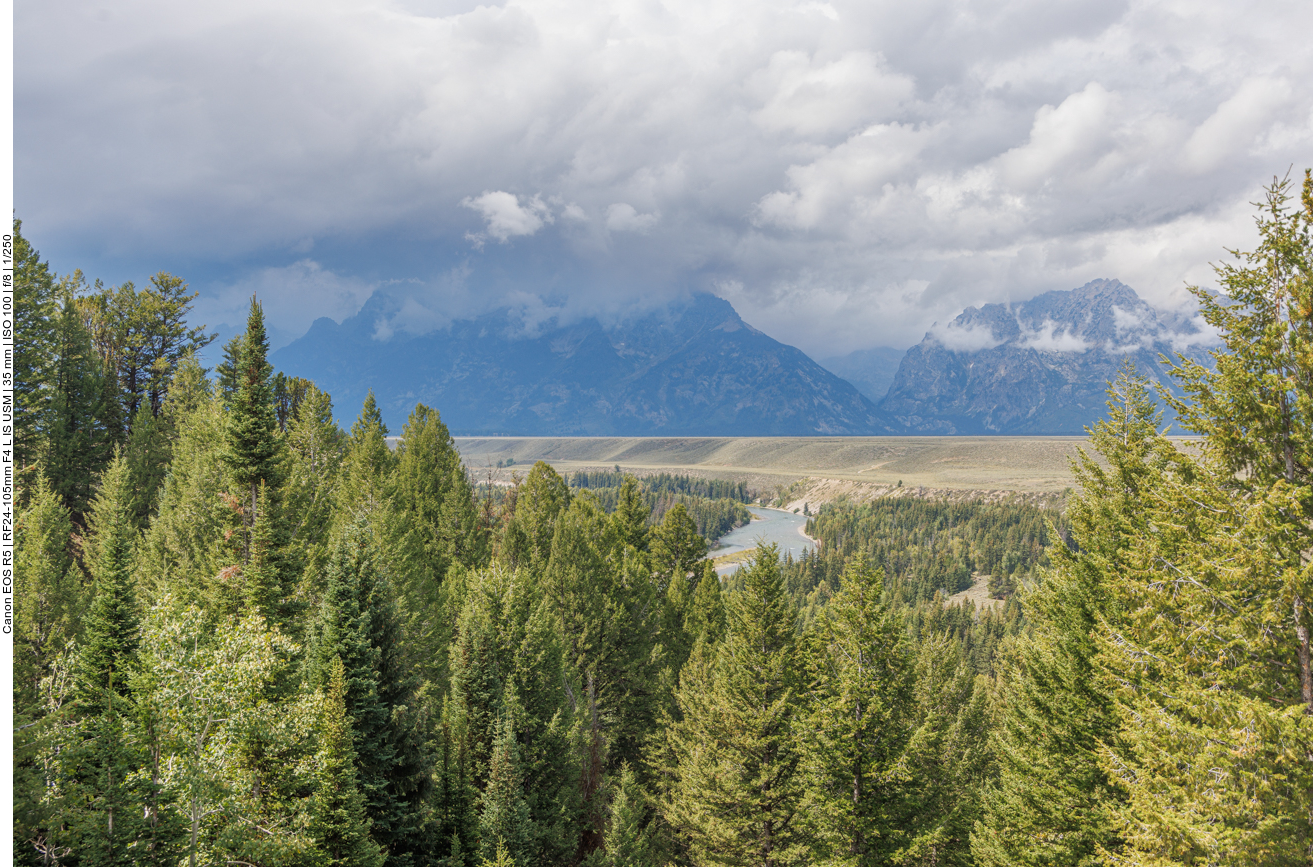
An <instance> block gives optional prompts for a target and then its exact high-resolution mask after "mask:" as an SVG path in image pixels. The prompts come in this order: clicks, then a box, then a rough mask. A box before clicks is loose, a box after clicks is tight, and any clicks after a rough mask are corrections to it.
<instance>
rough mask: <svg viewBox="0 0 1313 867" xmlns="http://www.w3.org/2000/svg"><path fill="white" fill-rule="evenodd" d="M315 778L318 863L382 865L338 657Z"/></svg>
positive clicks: (331, 677) (346, 866) (312, 811)
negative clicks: (367, 808) (358, 768)
mask: <svg viewBox="0 0 1313 867" xmlns="http://www.w3.org/2000/svg"><path fill="white" fill-rule="evenodd" d="M315 764H316V766H317V774H316V780H315V792H314V796H313V798H312V801H311V807H310V834H311V836H312V837H313V838H314V841H315V848H316V850H317V857H316V859H315V863H316V865H323V867H382V864H383V861H384V858H385V856H384V852H383V850H382V849H381V848H380V847H379V845H378V844H377V843H375V842H374V840H373V838H372V837H370V835H369V830H370V821H369V818H368V817H367V816H366V815H365V799H364V796H363V795H361V793H360V787H359V784H358V777H359V775H358V773H357V771H356V750H355V746H354V744H353V742H352V729H351V720H350V718H349V717H348V716H347V709H346V671H345V669H344V668H343V666H342V660H341V659H339V658H337V657H334V658H333V662H332V664H331V665H330V667H329V672H328V690H327V693H326V694H325V696H324V705H323V711H322V712H321V715H320V721H319V752H318V754H317V755H316V757H315Z"/></svg>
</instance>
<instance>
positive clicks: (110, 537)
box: [77, 455, 141, 716]
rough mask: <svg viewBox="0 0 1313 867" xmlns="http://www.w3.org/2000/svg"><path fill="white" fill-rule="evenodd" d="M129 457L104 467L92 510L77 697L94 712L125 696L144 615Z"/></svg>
mask: <svg viewBox="0 0 1313 867" xmlns="http://www.w3.org/2000/svg"><path fill="white" fill-rule="evenodd" d="M129 484H130V481H129V477H128V466H127V461H126V460H125V459H124V458H123V456H122V455H120V456H118V457H116V458H115V459H114V462H113V463H111V464H110V466H109V469H107V470H106V471H105V475H104V478H103V480H102V481H101V487H100V492H99V493H98V494H97V496H96V501H95V503H94V504H93V506H92V510H91V521H90V523H91V532H92V542H93V543H94V547H93V550H94V551H95V560H94V562H93V563H92V564H91V574H92V580H93V587H94V591H95V599H94V601H93V602H92V604H91V610H90V611H89V612H88V613H87V617H86V621H85V624H84V636H83V640H82V647H81V652H80V655H79V658H78V669H77V682H78V703H79V706H80V708H81V710H82V713H83V714H84V715H86V716H96V715H98V714H100V713H101V712H102V711H103V710H105V708H106V707H108V704H109V701H110V699H111V698H112V697H114V696H117V697H119V698H126V696H127V694H128V678H129V675H130V673H131V671H132V668H133V665H134V663H135V660H136V655H137V645H138V642H139V638H140V635H139V633H140V629H141V621H140V615H139V613H138V610H137V600H136V594H135V593H134V589H133V588H134V581H133V575H132V560H133V550H132V549H133V538H134V536H135V531H134V528H133V524H132V517H131V514H130V512H129V509H130V504H131V497H132V491H131V488H130V487H129Z"/></svg>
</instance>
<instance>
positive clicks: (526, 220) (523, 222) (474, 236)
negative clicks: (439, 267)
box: [461, 190, 632, 247]
mask: <svg viewBox="0 0 1313 867" xmlns="http://www.w3.org/2000/svg"><path fill="white" fill-rule="evenodd" d="M461 205H462V206H463V207H466V208H470V209H472V210H475V211H478V212H479V214H480V215H481V216H482V217H483V219H484V220H486V221H487V223H488V228H487V230H486V231H485V232H476V233H475V232H472V233H468V234H466V237H467V238H469V239H470V240H472V241H474V242H475V244H476V246H480V247H481V246H483V241H484V240H486V239H487V238H489V237H491V238H496V239H497V240H498V241H500V242H501V243H503V244H505V243H506V241H507V240H509V239H510V238H513V237H515V236H517V235H532V234H533V233H534V232H537V231H538V230H539V229H541V228H542V227H543V224H545V223H551V222H554V219H553V217H552V212H551V211H550V210H549V209H548V207H547V205H545V204H543V200H542V199H541V198H540V197H539V196H534V197H533V198H531V199H529V200H528V201H527V202H525V204H523V205H521V204H520V197H519V196H516V195H514V194H512V193H505V192H502V191H500V190H497V191H494V192H490V193H484V194H483V195H481V196H477V197H473V196H466V197H465V198H464V199H461ZM630 210H632V208H631V209H630Z"/></svg>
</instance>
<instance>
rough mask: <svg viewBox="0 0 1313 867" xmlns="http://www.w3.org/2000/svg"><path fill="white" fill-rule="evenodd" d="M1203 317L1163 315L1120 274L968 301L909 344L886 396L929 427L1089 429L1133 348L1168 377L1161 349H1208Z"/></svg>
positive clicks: (896, 412)
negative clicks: (1012, 301)
mask: <svg viewBox="0 0 1313 867" xmlns="http://www.w3.org/2000/svg"><path fill="white" fill-rule="evenodd" d="M1208 342H1209V338H1208V335H1207V334H1206V333H1204V332H1203V331H1202V330H1201V329H1200V324H1199V323H1198V322H1197V321H1196V320H1192V319H1189V318H1185V317H1181V316H1179V315H1172V314H1162V313H1160V312H1159V311H1157V310H1155V309H1154V308H1153V307H1150V306H1149V305H1148V304H1146V303H1145V302H1144V301H1143V300H1142V299H1141V298H1140V297H1139V296H1138V295H1137V294H1136V293H1135V291H1134V290H1133V289H1131V288H1130V287H1129V286H1126V285H1125V284H1123V283H1120V282H1118V281H1116V280H1095V281H1092V282H1090V283H1087V284H1085V285H1084V286H1082V287H1080V288H1079V289H1072V290H1067V291H1055V292H1046V293H1044V294H1042V295H1039V296H1037V297H1035V298H1032V299H1031V300H1030V301H1026V302H1025V303H1022V304H1016V305H1011V306H1007V305H1003V304H986V305H985V306H984V307H981V308H979V309H977V308H975V307H968V308H967V309H966V310H964V311H963V312H962V313H961V315H959V316H958V317H957V318H956V319H954V320H953V321H952V322H951V323H949V324H948V325H947V326H946V327H943V328H936V329H932V330H931V331H930V332H929V333H927V334H926V336H925V339H924V340H922V341H921V342H920V343H919V344H917V345H916V346H913V347H912V348H911V349H909V350H908V351H907V355H906V356H904V358H903V360H902V363H901V364H900V365H899V368H898V373H897V374H896V375H895V377H894V382H893V385H892V386H890V388H889V393H888V394H887V395H886V396H885V398H884V400H882V401H881V402H880V404H879V407H880V409H881V411H882V412H884V413H885V414H886V415H887V416H889V417H890V421H891V422H893V423H894V424H896V425H897V426H898V427H900V428H902V429H903V430H905V431H907V432H908V433H920V434H1001V433H1007V434H1081V433H1083V431H1084V428H1085V426H1086V425H1089V424H1092V423H1093V422H1094V421H1096V420H1097V419H1099V418H1100V417H1102V416H1103V414H1104V412H1105V401H1106V395H1105V391H1106V388H1107V382H1108V380H1110V379H1112V378H1113V377H1114V376H1116V373H1117V369H1118V367H1119V366H1120V365H1121V363H1122V360H1123V359H1124V358H1126V357H1129V358H1131V359H1132V360H1134V361H1135V364H1136V366H1137V367H1138V369H1139V370H1140V372H1141V373H1142V374H1144V375H1146V376H1148V377H1150V378H1151V379H1155V380H1158V381H1163V382H1167V383H1168V384H1169V385H1170V384H1171V383H1170V380H1169V379H1168V377H1166V375H1165V373H1164V370H1163V367H1162V365H1161V363H1160V361H1159V357H1160V354H1165V355H1168V356H1174V354H1175V352H1176V351H1177V350H1182V351H1189V352H1194V353H1199V352H1200V350H1201V349H1202V348H1204V347H1205V346H1206V345H1207V344H1208Z"/></svg>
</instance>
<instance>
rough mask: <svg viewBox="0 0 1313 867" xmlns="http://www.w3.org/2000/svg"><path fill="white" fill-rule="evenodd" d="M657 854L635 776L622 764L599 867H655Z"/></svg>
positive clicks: (640, 788)
mask: <svg viewBox="0 0 1313 867" xmlns="http://www.w3.org/2000/svg"><path fill="white" fill-rule="evenodd" d="M660 855H661V852H660V850H659V846H658V845H657V840H656V834H655V826H654V825H653V822H652V816H651V811H650V810H649V809H648V806H647V795H646V793H645V792H644V791H643V787H642V786H641V785H640V784H639V782H638V777H637V776H636V775H635V774H634V772H633V771H632V770H631V769H630V768H629V766H628V765H624V766H623V767H622V768H621V769H620V779H619V781H618V782H617V784H616V790H615V795H614V797H613V798H612V799H611V815H610V817H609V818H608V820H607V825H606V848H605V849H604V850H603V857H602V858H601V859H600V862H601V867H656V865H658V864H660V863H662V860H661V858H660Z"/></svg>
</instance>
